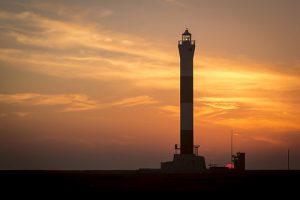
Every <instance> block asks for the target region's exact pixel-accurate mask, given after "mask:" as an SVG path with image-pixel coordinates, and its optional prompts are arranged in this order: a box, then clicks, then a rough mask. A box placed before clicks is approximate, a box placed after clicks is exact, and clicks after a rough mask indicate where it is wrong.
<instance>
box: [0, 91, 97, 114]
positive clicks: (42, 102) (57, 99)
mask: <svg viewBox="0 0 300 200" xmlns="http://www.w3.org/2000/svg"><path fill="white" fill-rule="evenodd" d="M0 103H6V104H16V103H19V104H23V105H31V106H57V105H62V106H64V107H63V109H62V110H60V111H61V112H76V111H86V110H93V109H96V108H98V107H99V105H98V103H97V102H96V101H94V100H91V99H90V98H89V97H87V96H86V95H81V94H68V95H46V94H39V93H18V94H0ZM16 114H17V115H18V116H26V115H27V114H28V113H24V112H17V113H16Z"/></svg>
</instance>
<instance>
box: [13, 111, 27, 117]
mask: <svg viewBox="0 0 300 200" xmlns="http://www.w3.org/2000/svg"><path fill="white" fill-rule="evenodd" d="M15 114H16V116H18V117H27V116H29V115H30V112H16V113H15Z"/></svg>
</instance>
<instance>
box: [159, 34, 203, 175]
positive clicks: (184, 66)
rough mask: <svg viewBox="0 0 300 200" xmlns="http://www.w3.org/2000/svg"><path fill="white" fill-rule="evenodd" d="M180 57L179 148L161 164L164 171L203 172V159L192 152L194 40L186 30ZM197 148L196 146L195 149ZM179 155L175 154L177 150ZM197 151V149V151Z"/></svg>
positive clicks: (180, 46) (180, 42)
mask: <svg viewBox="0 0 300 200" xmlns="http://www.w3.org/2000/svg"><path fill="white" fill-rule="evenodd" d="M178 49H179V55H180V148H178V147H177V145H175V154H174V158H173V161H169V162H162V163H161V169H162V170H166V171H182V172H186V171H187V172H188V171H204V170H205V169H206V165H205V158H204V157H203V156H199V155H198V152H194V104H193V99H194V95H193V60H194V52H195V40H192V34H191V33H189V31H188V29H186V30H185V32H184V33H183V34H182V39H181V40H179V41H178ZM197 148H198V146H196V149H197ZM178 149H179V150H180V154H177V150H178ZM197 150H198V149H197Z"/></svg>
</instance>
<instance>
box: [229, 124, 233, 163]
mask: <svg viewBox="0 0 300 200" xmlns="http://www.w3.org/2000/svg"><path fill="white" fill-rule="evenodd" d="M232 153H233V130H231V135H230V164H231V167H232V164H233V163H232Z"/></svg>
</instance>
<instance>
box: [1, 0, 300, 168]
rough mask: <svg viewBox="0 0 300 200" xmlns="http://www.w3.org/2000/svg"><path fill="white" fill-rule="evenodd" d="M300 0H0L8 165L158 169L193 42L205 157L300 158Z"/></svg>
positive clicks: (260, 164)
mask: <svg viewBox="0 0 300 200" xmlns="http://www.w3.org/2000/svg"><path fill="white" fill-rule="evenodd" d="M299 10H300V1H298V0H294V1H292V0H278V1H275V0H263V1H262V0H248V1H246V0H241V1H240V0H226V1H220V0H219V1H217V0H205V1H204V0H151V1H150V0H99V1H96V0H87V1H82V0H72V1H71V0H64V1H59V0H52V1H26V0H22V1H21V0H20V1H13V0H12V1H5V0H0V169H137V168H158V167H160V162H162V161H168V160H172V157H173V154H174V144H176V143H177V144H178V143H179V54H178V47H177V43H178V40H180V39H181V34H182V33H183V32H184V30H185V28H189V31H190V32H191V33H192V39H194V40H196V50H195V57H194V69H195V71H194V106H195V107H194V111H195V119H194V120H195V121H194V127H195V144H200V149H199V153H200V154H201V155H204V156H205V157H206V163H207V164H210V163H213V164H219V165H220V166H222V165H225V164H227V163H229V158H230V132H231V130H233V133H234V145H233V146H234V151H235V152H237V151H242V152H246V159H247V160H246V167H247V168H248V169H286V168H287V158H286V156H287V149H288V148H289V149H290V151H291V168H294V169H296V168H297V169H300V159H299V158H300V145H299V144H300V37H299V36H300V12H299Z"/></svg>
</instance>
